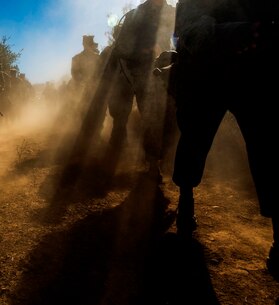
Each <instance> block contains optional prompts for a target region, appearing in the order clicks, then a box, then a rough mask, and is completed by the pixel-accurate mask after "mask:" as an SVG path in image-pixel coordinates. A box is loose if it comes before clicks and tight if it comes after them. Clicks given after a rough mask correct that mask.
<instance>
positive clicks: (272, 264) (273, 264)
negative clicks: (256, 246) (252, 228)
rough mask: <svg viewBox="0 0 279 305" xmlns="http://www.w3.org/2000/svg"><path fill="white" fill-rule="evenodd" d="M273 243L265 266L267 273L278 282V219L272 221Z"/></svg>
mask: <svg viewBox="0 0 279 305" xmlns="http://www.w3.org/2000/svg"><path fill="white" fill-rule="evenodd" d="M272 226H273V239H274V242H273V244H272V246H271V248H270V250H269V255H268V257H267V260H266V266H267V269H268V271H269V273H270V274H271V275H272V276H273V277H274V279H275V280H276V281H279V219H275V218H273V219H272Z"/></svg>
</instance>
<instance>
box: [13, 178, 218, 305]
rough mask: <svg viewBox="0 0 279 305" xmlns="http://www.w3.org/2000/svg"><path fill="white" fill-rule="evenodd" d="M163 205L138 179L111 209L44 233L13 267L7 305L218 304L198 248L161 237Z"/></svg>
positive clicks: (149, 183)
mask: <svg viewBox="0 0 279 305" xmlns="http://www.w3.org/2000/svg"><path fill="white" fill-rule="evenodd" d="M168 203H169V202H168V200H167V199H166V198H165V197H164V195H163V193H162V191H161V189H160V187H159V186H158V183H157V181H156V180H154V179H149V177H148V176H146V175H142V176H141V177H140V178H139V180H138V183H137V184H136V186H135V187H134V188H133V189H132V191H131V192H130V194H129V196H128V198H127V199H126V200H125V201H124V202H122V203H120V204H119V205H118V206H117V207H115V208H111V209H106V210H103V211H102V212H98V213H97V212H96V213H92V214H90V215H88V216H87V217H85V218H84V219H82V220H80V221H78V222H77V223H75V224H74V225H73V226H72V227H70V228H67V229H65V230H64V231H63V230H60V231H56V232H53V233H50V234H49V235H47V236H46V237H45V238H44V239H43V240H42V241H41V242H40V243H39V244H38V246H37V247H36V248H35V249H34V251H33V252H32V253H30V255H29V257H28V259H26V261H27V262H26V261H25V262H23V263H22V266H20V267H21V268H20V269H21V270H20V271H22V272H23V276H22V280H21V282H20V283H19V285H18V287H17V289H16V291H14V292H13V293H12V294H11V295H10V298H11V304H12V305H56V304H57V305H58V304H59V305H61V304H67V305H89V304H90V305H108V304H119V305H146V304H153V305H154V304H158V305H159V304H211V305H214V304H218V303H217V301H216V299H215V298H214V292H213V290H212V287H211V283H210V280H209V275H208V272H207V269H206V267H205V263H204V260H203V256H202V249H201V247H200V246H199V244H198V243H192V244H191V245H187V244H185V243H183V242H182V241H180V240H178V239H177V238H176V236H174V235H168V234H167V235H165V232H166V231H167V229H168V227H169V226H170V224H171V223H172V221H173V220H174V218H173V217H174V215H173V214H168V213H166V210H167V207H168ZM201 301H202V302H201Z"/></svg>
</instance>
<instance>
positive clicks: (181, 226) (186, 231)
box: [176, 187, 197, 240]
mask: <svg viewBox="0 0 279 305" xmlns="http://www.w3.org/2000/svg"><path fill="white" fill-rule="evenodd" d="M196 228H197V220H196V217H195V214H194V197H193V188H192V187H180V196H179V201H178V207H177V217H176V229H177V235H178V236H179V237H181V238H183V239H187V240H191V239H192V237H193V232H194V231H195V230H196Z"/></svg>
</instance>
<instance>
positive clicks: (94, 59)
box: [69, 35, 99, 108]
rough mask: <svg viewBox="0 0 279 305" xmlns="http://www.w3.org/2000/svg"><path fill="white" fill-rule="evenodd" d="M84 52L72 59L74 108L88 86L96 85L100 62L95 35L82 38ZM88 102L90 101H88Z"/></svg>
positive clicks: (70, 87)
mask: <svg viewBox="0 0 279 305" xmlns="http://www.w3.org/2000/svg"><path fill="white" fill-rule="evenodd" d="M82 43H83V48H84V49H83V51H82V52H80V53H78V54H76V55H75V56H73V58H72V64H71V75H72V78H71V80H70V82H69V89H70V91H71V94H72V97H73V98H74V100H73V103H74V105H73V106H74V108H75V106H76V103H79V102H80V100H81V98H82V95H83V93H84V91H85V89H86V87H87V86H90V87H91V86H92V85H94V79H93V77H94V76H95V73H96V69H97V66H98V60H99V50H98V43H96V42H95V41H94V36H93V35H84V36H83V38H82ZM86 102H88V101H86Z"/></svg>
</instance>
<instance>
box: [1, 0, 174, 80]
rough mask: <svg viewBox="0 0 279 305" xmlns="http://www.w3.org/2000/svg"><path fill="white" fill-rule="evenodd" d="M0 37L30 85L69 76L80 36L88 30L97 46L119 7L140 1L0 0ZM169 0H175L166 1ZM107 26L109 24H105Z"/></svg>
mask: <svg viewBox="0 0 279 305" xmlns="http://www.w3.org/2000/svg"><path fill="white" fill-rule="evenodd" d="M0 1H1V10H0V39H1V38H2V37H4V36H5V37H7V38H8V44H9V45H10V46H11V49H12V51H13V52H16V53H17V52H20V53H21V56H20V58H19V59H18V61H17V65H18V67H19V69H20V72H22V73H25V75H26V77H27V79H29V81H30V82H31V83H32V84H36V83H44V82H47V81H52V82H59V81H61V80H63V79H64V78H67V77H69V75H70V66H71V59H72V57H73V56H74V55H75V54H77V53H79V52H81V51H82V49H83V47H82V36H83V35H94V40H95V41H96V42H97V43H98V44H99V49H100V50H101V49H102V48H104V47H105V46H106V45H107V42H108V37H107V34H106V33H107V32H110V29H111V27H110V26H111V25H112V24H113V22H115V21H117V20H119V19H120V18H121V17H122V15H123V8H125V7H126V6H128V7H130V8H134V7H136V6H137V5H138V4H140V3H141V2H142V1H140V0H0ZM167 2H168V3H170V4H172V5H175V3H176V2H177V1H175V0H168V1H167ZM109 25H110V26H109Z"/></svg>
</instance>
